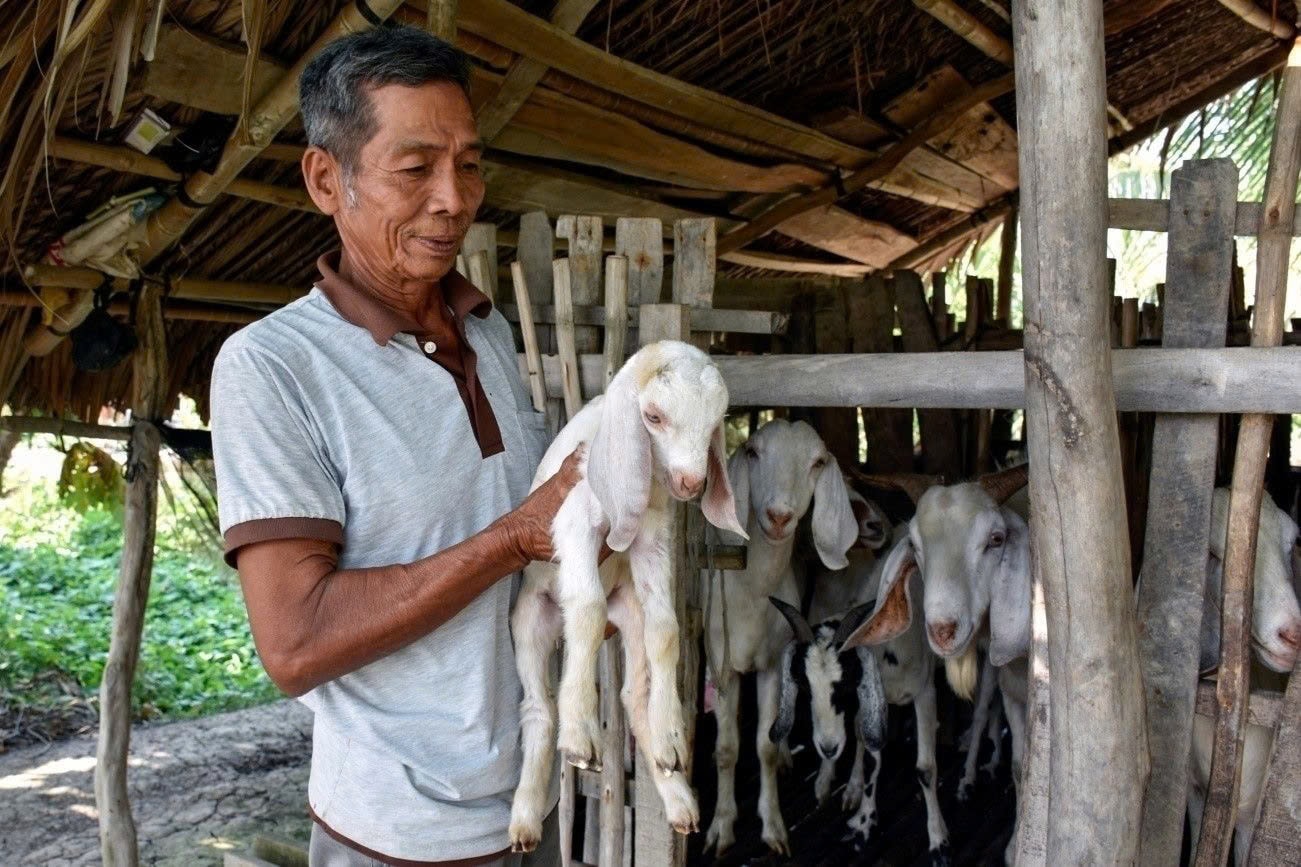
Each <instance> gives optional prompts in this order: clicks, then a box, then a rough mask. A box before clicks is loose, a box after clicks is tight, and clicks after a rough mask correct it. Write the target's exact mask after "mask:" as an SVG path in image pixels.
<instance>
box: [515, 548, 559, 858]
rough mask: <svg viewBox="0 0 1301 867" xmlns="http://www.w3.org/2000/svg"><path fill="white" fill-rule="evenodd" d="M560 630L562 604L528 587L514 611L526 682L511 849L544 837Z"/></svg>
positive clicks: (519, 664) (527, 847) (518, 661)
mask: <svg viewBox="0 0 1301 867" xmlns="http://www.w3.org/2000/svg"><path fill="white" fill-rule="evenodd" d="M530 568H533V567H530ZM540 568H554V567H551V566H543V567H540ZM560 629H561V617H560V609H559V608H557V607H556V604H555V603H554V602H553V601H552V600H551V599H550V598H549V597H547V596H545V595H543V594H542V593H540V592H537V591H536V590H535V589H533V588H531V587H526V588H525V589H524V591H523V592H521V593H520V596H519V599H518V601H517V602H516V603H515V610H514V611H513V612H511V633H512V635H513V636H514V638H515V667H516V669H517V670H518V671H519V679H520V683H521V685H522V686H523V687H524V698H523V700H522V701H520V742H521V745H522V747H523V753H524V760H523V764H522V767H521V771H520V781H519V787H518V788H516V789H515V798H514V800H513V801H512V802H511V808H510V831H509V833H510V848H511V851H512V852H532V851H533V850H534V849H536V848H537V846H538V843H539V842H540V841H541V840H542V822H543V820H544V819H546V811H547V793H548V792H547V790H548V787H549V784H550V780H551V772H552V766H553V763H554V759H555V732H556V705H555V701H554V699H553V697H552V694H551V684H550V682H549V681H550V671H549V669H550V667H551V655H552V653H554V652H555V647H556V639H557V638H559V637H560Z"/></svg>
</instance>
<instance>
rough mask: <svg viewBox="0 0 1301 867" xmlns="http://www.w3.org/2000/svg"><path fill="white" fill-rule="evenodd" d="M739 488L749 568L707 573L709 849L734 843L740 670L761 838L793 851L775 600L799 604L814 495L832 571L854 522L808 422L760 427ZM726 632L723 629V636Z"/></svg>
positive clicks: (782, 631) (820, 547) (780, 629)
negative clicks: (712, 736) (713, 739)
mask: <svg viewBox="0 0 1301 867" xmlns="http://www.w3.org/2000/svg"><path fill="white" fill-rule="evenodd" d="M728 474H729V475H730V476H731V480H732V490H733V491H734V492H735V495H736V514H737V517H738V518H740V520H741V523H742V524H744V525H745V526H746V528H747V529H748V530H749V534H750V535H749V544H748V546H747V550H746V557H747V559H746V568H745V570H744V571H724V572H723V573H722V575H721V578H720V580H718V581H716V582H715V581H710V580H709V576H707V575H706V576H704V578H705V580H706V582H707V583H706V594H705V595H706V598H707V599H708V600H709V602H708V611H709V623H708V628H707V632H706V641H707V642H708V646H707V649H708V651H709V656H708V659H709V661H710V673H711V675H712V676H713V678H714V683H715V685H716V688H717V698H716V700H715V703H714V718H715V719H716V720H717V721H718V740H717V744H716V746H715V748H714V758H715V761H716V763H717V766H718V801H717V804H716V805H715V807H714V819H713V821H712V822H711V823H710V825H709V830H708V832H707V834H706V837H705V845H706V847H714V848H715V849H716V850H717V851H718V852H720V853H721V852H722V851H724V850H725V849H727V848H728V847H729V846H731V845H732V843H733V842H735V839H736V838H735V835H734V832H733V826H734V824H735V822H736V760H737V753H738V748H739V741H740V734H739V730H738V721H737V716H738V714H739V712H740V699H741V695H740V683H739V678H740V676H741V675H742V674H744V673H746V672H750V671H753V672H757V675H758V676H757V679H758V694H759V728H758V732H757V733H756V737H755V740H756V748H757V750H758V753H759V765H760V776H759V816H760V818H761V819H762V821H763V841H764V842H765V843H767V844H768V846H769V848H771V849H773V850H774V851H776V852H779V853H782V854H789V852H790V844H789V842H788V838H787V834H786V825H785V823H784V822H783V821H782V815H781V805H780V804H779V803H778V800H777V765H778V761H779V758H780V753H781V749H782V747H781V745H778V744H775V743H773V742H772V741H771V740H770V739H769V737H768V733H769V730H770V729H771V728H772V724H773V722H774V721H775V720H776V718H777V710H778V698H779V696H778V692H779V676H778V665H777V664H778V660H779V658H780V656H781V653H782V649H783V648H784V647H785V646H786V642H787V641H789V640H790V637H791V632H790V628H789V627H788V626H787V624H786V621H785V620H784V619H783V618H782V616H781V615H780V614H778V613H777V610H776V609H775V608H773V606H772V605H771V604H770V603H769V601H768V597H770V596H776V597H778V598H780V599H782V600H784V601H785V602H787V603H790V604H798V602H799V598H800V594H799V587H798V585H797V583H796V580H795V573H794V571H793V569H792V568H791V554H792V552H793V550H794V546H795V529H796V526H797V525H798V524H799V522H800V519H801V518H802V517H804V514H805V513H806V512H807V511H808V509H809V504H810V501H812V503H813V526H812V529H813V542H814V546H815V547H816V548H817V551H818V556H819V558H820V559H821V560H822V562H823V563H824V564H825V565H826V566H827V567H828V568H830V569H843V568H844V567H845V565H846V563H847V561H846V559H845V552H846V551H847V550H848V549H849V546H850V545H851V544H853V542H854V539H855V538H856V537H857V535H858V525H857V523H856V522H855V520H854V513H853V511H852V510H851V508H850V504H849V498H848V496H847V495H846V492H845V483H844V477H843V476H842V475H841V473H840V468H839V466H837V464H836V461H835V458H833V457H832V456H831V455H830V454H829V453H828V452H827V447H826V445H825V444H824V443H823V442H822V438H821V437H819V436H818V434H817V432H815V431H814V430H813V428H811V427H810V426H809V425H807V424H805V423H804V422H802V421H797V422H794V423H791V422H788V421H786V420H784V419H774V420H773V421H770V422H768V423H767V424H765V425H764V426H763V427H761V428H760V429H759V430H758V431H756V432H755V433H754V434H753V435H752V436H751V437H750V439H749V441H748V442H746V444H745V445H744V446H743V447H742V448H741V449H738V450H737V452H736V454H734V455H733V456H732V459H731V460H730V461H728ZM724 636H726V637H727V639H726V641H724Z"/></svg>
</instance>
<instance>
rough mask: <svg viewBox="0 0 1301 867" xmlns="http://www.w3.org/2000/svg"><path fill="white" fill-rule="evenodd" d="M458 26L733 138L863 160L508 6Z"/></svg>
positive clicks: (843, 161) (503, 3) (489, 5)
mask: <svg viewBox="0 0 1301 867" xmlns="http://www.w3.org/2000/svg"><path fill="white" fill-rule="evenodd" d="M458 23H459V24H460V26H461V28H462V29H464V30H466V31H469V32H471V33H473V34H475V35H476V36H479V37H481V38H482V39H485V40H488V41H490V42H493V43H496V44H497V45H501V46H502V47H504V48H507V49H509V50H511V51H513V52H515V53H516V54H522V55H524V56H526V57H532V58H534V59H535V60H539V61H542V62H543V63H546V64H548V65H549V66H551V67H552V68H554V69H557V70H560V71H562V72H565V73H567V74H568V75H571V76H574V77H575V78H578V79H581V80H583V81H586V82H589V83H591V84H593V85H596V86H597V87H601V88H604V89H606V90H608V91H611V92H612V93H617V94H619V95H620V96H626V97H629V98H631V99H634V100H637V101H639V102H644V103H647V104H649V105H652V106H656V107H659V108H662V109H665V110H668V111H671V112H674V113H676V114H678V115H680V116H681V117H685V118H690V119H691V120H693V121H695V122H697V123H701V124H704V125H707V126H710V127H714V128H717V129H720V130H723V131H725V132H728V133H731V134H733V135H737V136H741V137H744V138H749V139H753V140H755V141H760V142H764V143H766V144H769V145H775V146H779V147H781V148H785V149H787V150H789V151H791V152H792V153H796V154H805V155H807V156H808V157H810V158H812V159H815V160H823V161H826V162H831V163H835V164H836V165H843V166H854V165H855V164H858V163H861V162H862V161H863V159H864V157H865V155H864V154H863V152H862V151H861V150H860V149H858V148H855V147H852V146H850V145H846V144H843V143H841V142H837V141H835V140H834V139H832V138H830V137H829V136H826V135H823V134H821V133H819V132H817V131H816V130H812V129H809V128H808V127H805V126H802V125H801V124H798V123H795V122H794V121H791V120H787V119H786V118H784V117H780V116H778V115H775V114H772V113H771V112H766V111H763V110H761V109H757V108H755V107H753V106H750V105H746V104H744V103H742V102H739V101H737V100H734V99H731V98H729V97H726V96H723V95H721V94H718V93H715V92H713V91H709V90H705V89H704V88H700V87H696V86H694V85H690V84H687V83H685V82H683V81H679V80H677V79H675V78H671V77H670V76H667V75H662V74H660V73H657V72H653V71H651V70H649V69H646V68H644V67H641V66H637V65H636V64H633V63H629V62H628V61H626V60H622V59H620V58H618V57H615V56H614V55H612V54H609V53H607V52H605V51H602V50H601V49H599V48H597V47H596V46H594V45H590V44H588V43H586V42H583V41H582V40H581V39H578V38H576V37H574V36H571V35H570V34H568V33H565V32H564V31H563V30H561V29H560V28H557V27H555V26H553V25H551V24H548V23H547V22H545V21H543V20H542V19H540V18H536V17H534V16H532V15H529V14H528V13H527V12H525V11H524V10H522V9H520V8H519V7H518V6H515V5H514V4H512V3H510V2H508V0H479V2H475V3H471V4H466V6H465V7H463V8H462V9H461V16H460V20H459V22H458Z"/></svg>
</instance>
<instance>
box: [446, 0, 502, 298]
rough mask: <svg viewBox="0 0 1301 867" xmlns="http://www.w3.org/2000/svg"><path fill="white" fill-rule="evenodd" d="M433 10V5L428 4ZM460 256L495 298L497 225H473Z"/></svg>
mask: <svg viewBox="0 0 1301 867" xmlns="http://www.w3.org/2000/svg"><path fill="white" fill-rule="evenodd" d="M430 8H433V4H430ZM461 254H462V255H463V256H465V261H466V262H467V263H468V264H469V265H470V273H469V275H468V276H469V278H470V282H472V283H474V285H475V286H478V287H479V291H480V292H483V293H484V294H486V295H487V296H488V297H489V298H496V297H497V286H498V282H497V281H498V279H499V277H498V275H497V224H496V223H473V224H471V226H470V228H469V231H467V232H466V233H465V240H464V241H462V242H461ZM480 254H482V256H483V260H481V261H482V262H484V263H486V264H487V267H488V271H487V273H485V274H483V275H482V276H481V278H480V279H482V280H483V283H482V284H480V283H479V280H478V279H476V278H475V268H476V267H479V266H477V265H475V264H474V260H475V258H476V257H477V256H479V255H480Z"/></svg>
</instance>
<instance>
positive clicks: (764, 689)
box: [755, 669, 791, 855]
mask: <svg viewBox="0 0 1301 867" xmlns="http://www.w3.org/2000/svg"><path fill="white" fill-rule="evenodd" d="M780 679H781V675H780V674H779V673H778V672H777V671H775V670H772V669H769V670H766V671H760V672H759V674H758V687H759V690H758V691H759V728H758V730H757V731H756V733H755V741H756V743H757V745H758V752H759V818H760V819H761V820H762V821H763V841H764V842H765V843H767V844H768V848H769V849H771V850H773V851H774V852H776V853H778V854H780V855H790V853H791V847H790V840H789V838H788V837H787V834H786V823H785V822H784V821H783V820H782V810H781V801H780V800H779V799H778V794H777V771H778V765H779V763H780V761H781V745H780V744H775V743H773V742H772V740H771V739H770V738H769V737H768V732H769V731H770V730H771V729H772V724H773V722H774V721H775V720H776V719H777V707H778V700H779V698H780V691H779V688H780Z"/></svg>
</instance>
